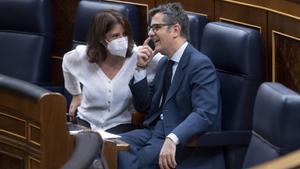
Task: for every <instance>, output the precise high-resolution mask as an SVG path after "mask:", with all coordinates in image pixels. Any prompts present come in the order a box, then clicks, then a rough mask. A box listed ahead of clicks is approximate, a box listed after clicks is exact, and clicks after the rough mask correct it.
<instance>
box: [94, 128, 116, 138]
mask: <svg viewBox="0 0 300 169" xmlns="http://www.w3.org/2000/svg"><path fill="white" fill-rule="evenodd" d="M95 131H97V132H98V133H99V134H100V135H101V137H102V139H104V140H105V139H113V138H121V136H119V135H116V134H112V133H109V132H106V131H104V130H95Z"/></svg>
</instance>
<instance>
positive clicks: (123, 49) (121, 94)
mask: <svg viewBox="0 0 300 169" xmlns="http://www.w3.org/2000/svg"><path fill="white" fill-rule="evenodd" d="M136 52H137V47H136V46H135V45H134V41H133V37H132V32H131V29H130V26H129V23H128V21H127V20H126V19H125V18H124V17H123V16H122V15H121V14H119V13H118V12H116V11H113V10H107V11H101V12H98V13H97V14H96V15H95V16H94V18H93V20H92V23H91V25H90V28H89V34H88V41H87V46H84V45H80V46H77V47H76V49H74V50H72V51H70V52H68V53H66V54H65V56H64V59H63V65H62V67H63V73H64V79H65V87H66V89H67V90H68V91H69V92H70V93H71V94H72V96H73V98H72V101H71V104H70V108H69V115H70V116H73V117H74V116H75V111H76V110H77V111H78V112H77V115H78V117H77V121H78V123H79V124H83V125H85V126H87V127H91V128H92V129H103V130H106V131H108V132H111V133H115V134H119V133H122V132H126V131H129V130H131V129H134V128H135V126H133V125H132V124H130V123H131V116H132V113H133V112H134V111H135V110H134V108H133V105H132V95H131V92H130V89H129V87H128V83H129V81H130V80H131V78H132V77H133V73H134V71H135V68H136V63H137V55H136ZM156 58H157V61H158V60H159V59H160V57H156ZM157 61H156V62H155V61H154V62H153V63H151V64H152V68H150V69H152V70H153V72H154V69H153V66H154V65H155V64H156V63H157Z"/></svg>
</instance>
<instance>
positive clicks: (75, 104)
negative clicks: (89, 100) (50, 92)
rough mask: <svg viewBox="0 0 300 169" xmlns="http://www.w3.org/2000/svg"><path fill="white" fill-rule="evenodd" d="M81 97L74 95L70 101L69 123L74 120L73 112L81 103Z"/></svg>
mask: <svg viewBox="0 0 300 169" xmlns="http://www.w3.org/2000/svg"><path fill="white" fill-rule="evenodd" d="M81 97H82V96H81V95H74V96H73V97H72V101H71V104H70V107H69V117H70V120H71V121H73V120H74V119H75V112H76V110H77V108H78V107H79V105H80V103H81Z"/></svg>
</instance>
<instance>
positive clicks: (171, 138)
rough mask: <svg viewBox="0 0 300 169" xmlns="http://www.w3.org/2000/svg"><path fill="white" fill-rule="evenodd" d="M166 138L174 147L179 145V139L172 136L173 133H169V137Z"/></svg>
mask: <svg viewBox="0 0 300 169" xmlns="http://www.w3.org/2000/svg"><path fill="white" fill-rule="evenodd" d="M167 138H169V139H170V140H172V142H173V143H174V144H176V145H178V144H179V139H178V137H177V136H176V135H175V134H174V133H170V134H169V135H167Z"/></svg>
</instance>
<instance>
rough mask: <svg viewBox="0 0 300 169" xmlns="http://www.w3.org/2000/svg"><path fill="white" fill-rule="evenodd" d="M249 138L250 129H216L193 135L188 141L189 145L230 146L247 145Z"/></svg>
mask: <svg viewBox="0 0 300 169" xmlns="http://www.w3.org/2000/svg"><path fill="white" fill-rule="evenodd" d="M250 138H251V131H248V130H241V131H218V132H207V133H204V134H202V135H200V136H195V137H193V138H192V139H191V141H190V142H189V143H188V146H189V147H210V146H230V145H241V146H242V145H248V144H249V141H250Z"/></svg>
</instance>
